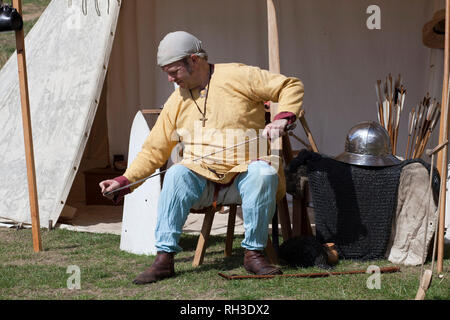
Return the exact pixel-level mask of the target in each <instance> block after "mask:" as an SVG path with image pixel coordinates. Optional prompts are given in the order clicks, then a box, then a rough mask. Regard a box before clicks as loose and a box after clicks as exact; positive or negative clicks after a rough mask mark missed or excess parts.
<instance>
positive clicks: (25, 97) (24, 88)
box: [13, 0, 42, 252]
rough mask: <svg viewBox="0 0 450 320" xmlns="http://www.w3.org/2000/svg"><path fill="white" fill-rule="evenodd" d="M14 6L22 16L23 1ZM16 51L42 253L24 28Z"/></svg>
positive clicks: (15, 0)
mask: <svg viewBox="0 0 450 320" xmlns="http://www.w3.org/2000/svg"><path fill="white" fill-rule="evenodd" d="M13 6H14V8H16V10H17V11H18V13H19V14H20V15H22V0H13ZM16 49H17V63H18V70H19V87H20V102H21V105H22V123H23V136H24V142H25V157H26V163H27V176H28V193H29V198H30V210H31V225H32V234H33V248H34V251H35V252H40V251H42V242H41V234H40V222H39V205H38V197H37V187H36V172H35V166H34V152H33V136H32V132H31V114H30V97H29V93H28V80H27V64H26V57H25V35H24V31H23V28H22V29H21V30H19V31H16Z"/></svg>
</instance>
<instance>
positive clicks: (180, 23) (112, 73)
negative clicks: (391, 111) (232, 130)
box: [0, 0, 449, 227]
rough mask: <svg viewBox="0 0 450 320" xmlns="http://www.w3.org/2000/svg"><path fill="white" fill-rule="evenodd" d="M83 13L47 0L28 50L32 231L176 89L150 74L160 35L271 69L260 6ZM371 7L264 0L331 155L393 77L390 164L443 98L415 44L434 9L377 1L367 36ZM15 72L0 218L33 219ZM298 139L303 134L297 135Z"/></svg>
mask: <svg viewBox="0 0 450 320" xmlns="http://www.w3.org/2000/svg"><path fill="white" fill-rule="evenodd" d="M81 2H82V1H81V0H72V1H68V0H67V1H64V0H53V1H52V2H51V3H50V5H49V6H48V8H47V9H46V10H45V12H44V13H43V15H42V16H41V18H40V19H39V21H38V22H37V23H36V25H35V26H34V28H33V29H32V30H31V31H30V33H29V34H28V36H27V39H26V47H27V61H28V77H29V90H30V100H31V112H32V115H31V118H32V127H33V139H34V148H35V158H36V171H37V187H38V196H39V205H40V216H41V217H40V221H41V225H42V226H43V227H48V225H49V221H50V220H51V223H52V224H53V225H55V224H56V222H57V220H58V217H59V216H60V214H61V211H62V209H63V208H64V206H65V205H66V204H70V202H71V201H73V202H77V201H79V200H80V199H82V198H83V197H84V194H83V190H84V188H83V185H82V184H83V175H82V172H83V170H85V169H89V168H94V167H102V166H105V165H107V164H108V163H110V162H111V160H110V159H111V158H112V155H113V154H123V155H125V157H126V156H127V153H128V139H129V134H130V127H131V123H132V121H133V118H134V116H135V114H136V112H137V111H138V110H140V109H142V108H154V107H158V106H161V105H162V104H163V103H164V101H165V100H166V99H167V97H168V96H169V94H170V93H171V91H172V90H173V87H172V85H171V84H168V83H167V79H166V77H165V75H164V74H163V73H162V72H161V70H160V69H159V68H158V67H157V66H156V50H157V46H158V43H159V41H160V39H161V38H162V37H163V36H164V35H165V34H166V33H168V32H170V31H175V30H186V31H189V32H191V33H193V34H195V35H196V36H197V37H198V38H200V39H201V40H202V41H203V43H204V45H205V48H206V50H207V51H208V53H209V56H210V61H211V62H213V63H223V62H242V63H246V64H250V65H256V66H260V67H262V68H266V69H267V68H268V54H267V22H266V21H267V18H266V15H267V13H266V1H263V0H245V1H238V0H227V1H220V0H194V1H184V0H122V1H117V0H110V1H108V0H99V1H98V2H99V9H100V13H101V15H100V16H99V15H98V14H97V12H96V10H95V8H94V1H88V2H87V3H88V7H87V14H83V12H82V10H81V7H82V6H81ZM69 3H71V6H69ZM108 4H109V6H108ZM372 4H373V3H372V1H368V0H351V1H348V0H338V1H336V0H319V1H318V0H283V1H275V5H276V7H277V15H278V23H279V26H278V31H279V38H280V58H281V72H282V73H284V74H286V75H289V76H296V77H298V78H300V79H301V80H302V81H303V82H304V84H305V100H304V109H305V110H306V118H307V120H308V124H309V126H310V128H311V130H312V133H313V135H314V138H315V140H316V143H317V145H318V147H319V150H320V151H321V152H323V153H326V154H328V155H332V156H333V155H337V154H338V153H340V152H342V151H343V148H344V140H345V136H346V133H347V131H348V130H349V128H350V127H352V126H353V125H354V124H356V123H358V122H360V121H364V120H376V119H377V114H376V108H375V101H376V95H375V89H374V85H375V83H376V80H378V79H384V78H385V77H386V76H387V75H388V74H389V73H392V74H393V76H396V75H397V74H399V73H400V74H402V76H403V79H404V84H405V86H406V88H407V90H408V91H407V97H406V106H405V110H404V113H403V116H402V122H401V125H400V135H399V142H398V145H399V147H398V150H399V154H400V155H402V154H403V152H404V148H405V146H406V138H407V136H406V130H407V117H408V113H409V111H410V110H411V109H412V107H414V106H416V104H417V103H418V101H419V100H420V99H422V98H423V96H424V95H425V94H426V92H430V94H431V96H432V97H436V98H437V99H438V100H439V101H440V100H441V90H442V74H443V71H442V70H443V51H442V50H439V49H429V48H427V47H425V46H424V45H423V44H422V27H423V25H424V24H425V23H426V22H428V21H429V20H430V19H431V18H432V16H433V13H434V12H435V11H436V10H438V9H441V8H443V7H444V1H442V0H433V1H430V0H418V1H410V0H398V1H388V0H385V1H377V4H378V6H379V8H380V14H381V15H380V17H381V24H380V27H381V29H374V30H372V29H369V28H367V25H366V22H367V19H368V18H369V16H370V14H368V13H367V8H368V7H369V6H370V5H372ZM108 7H109V12H108V9H107V8H108ZM15 61H16V60H15V56H13V57H11V59H10V60H9V61H8V63H7V64H6V65H5V66H4V68H3V69H2V70H1V72H0V124H1V128H2V131H1V133H0V135H1V137H0V141H1V143H0V155H1V156H0V159H1V161H0V164H1V166H0V176H1V177H2V178H3V183H2V185H1V186H0V197H1V198H2V201H1V202H0V217H3V218H8V219H11V220H14V221H19V222H30V217H29V205H28V196H27V192H28V191H27V184H26V170H25V159H24V155H23V138H22V128H21V122H20V101H19V93H18V87H17V67H16V65H15ZM296 134H297V135H299V136H302V135H303V132H302V129H301V127H299V128H297V129H296ZM437 136H438V132H435V134H434V135H433V138H432V139H431V142H430V143H431V145H433V146H434V145H436V144H437ZM88 140H89V142H88ZM292 143H293V147H294V149H299V148H301V147H302V146H301V145H299V144H296V141H292ZM446 220H447V222H448V221H449V219H446Z"/></svg>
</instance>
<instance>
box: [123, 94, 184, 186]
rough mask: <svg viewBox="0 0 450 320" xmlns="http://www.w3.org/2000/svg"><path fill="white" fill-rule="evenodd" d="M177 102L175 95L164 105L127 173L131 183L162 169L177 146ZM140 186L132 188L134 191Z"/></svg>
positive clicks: (125, 174)
mask: <svg viewBox="0 0 450 320" xmlns="http://www.w3.org/2000/svg"><path fill="white" fill-rule="evenodd" d="M176 100H177V99H176V98H175V93H174V94H172V96H171V97H170V98H169V100H168V101H167V102H166V104H165V105H164V108H163V109H162V111H161V113H160V115H159V117H158V119H157V120H156V123H155V125H154V126H153V128H152V129H151V130H150V134H149V135H148V136H147V138H146V140H145V142H144V144H143V146H142V150H141V151H140V152H139V153H138V155H137V156H136V158H135V159H134V160H133V162H132V163H131V165H130V166H129V167H128V168H127V170H126V171H125V173H124V176H125V177H126V178H127V179H128V181H129V182H130V183H133V182H136V181H138V180H141V179H144V178H146V177H148V176H150V175H151V174H153V173H154V172H155V171H156V170H157V169H159V168H161V167H162V166H163V165H164V163H166V161H167V160H168V159H169V157H170V155H171V152H172V149H173V148H174V147H175V146H176V145H177V143H178V136H177V135H176V130H175V126H174V124H175V119H174V116H173V114H175V112H173V110H175V109H176V107H177V106H176ZM139 185H140V184H138V185H135V186H133V187H131V188H132V190H134V189H136V188H137V187H138V186H139Z"/></svg>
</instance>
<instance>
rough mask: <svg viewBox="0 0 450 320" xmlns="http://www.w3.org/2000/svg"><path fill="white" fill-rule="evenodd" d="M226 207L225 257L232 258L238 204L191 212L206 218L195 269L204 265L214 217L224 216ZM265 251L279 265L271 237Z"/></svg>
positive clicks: (272, 261)
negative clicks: (228, 208)
mask: <svg viewBox="0 0 450 320" xmlns="http://www.w3.org/2000/svg"><path fill="white" fill-rule="evenodd" d="M225 206H229V207H230V210H229V213H228V224H227V236H226V240H225V257H230V256H231V252H232V249H233V238H234V227H235V223H236V211H237V206H238V205H237V204H231V205H224V206H221V207H220V208H219V209H217V208H214V207H212V206H211V207H208V208H204V209H201V210H191V213H200V214H204V215H205V218H204V219H203V225H202V230H201V233H200V236H199V238H198V242H197V248H196V250H195V255H194V261H193V262H192V265H193V266H194V267H197V266H199V265H201V264H202V263H203V259H204V257H205V252H206V247H207V242H208V239H209V236H210V234H211V228H212V224H213V221H214V216H215V214H216V213H218V214H223V213H220V212H223V209H224V207H225ZM265 251H266V254H267V257H268V258H269V261H270V262H271V263H272V264H278V259H277V254H276V252H275V250H274V248H273V245H272V241H271V239H270V236H269V237H268V238H267V245H266V249H265Z"/></svg>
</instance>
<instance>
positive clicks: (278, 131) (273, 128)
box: [262, 119, 288, 139]
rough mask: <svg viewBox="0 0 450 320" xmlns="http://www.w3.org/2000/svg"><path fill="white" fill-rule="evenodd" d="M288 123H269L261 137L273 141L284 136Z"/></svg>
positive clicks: (283, 120) (281, 121)
mask: <svg viewBox="0 0 450 320" xmlns="http://www.w3.org/2000/svg"><path fill="white" fill-rule="evenodd" d="M287 124H288V121H287V120H286V119H278V120H275V121H273V122H271V123H269V124H268V125H267V126H266V127H265V128H264V131H263V133H262V136H263V137H264V138H267V139H275V138H278V137H281V136H284V135H285V134H286V131H285V129H286V126H287Z"/></svg>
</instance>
